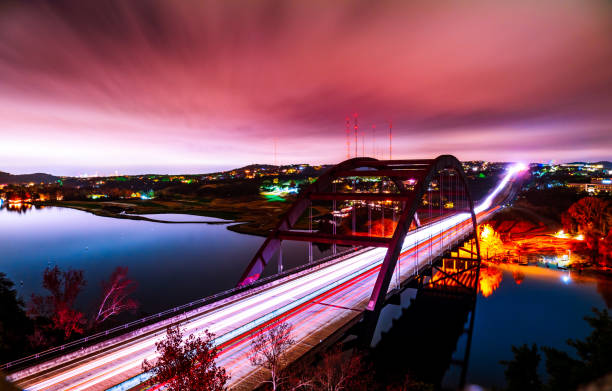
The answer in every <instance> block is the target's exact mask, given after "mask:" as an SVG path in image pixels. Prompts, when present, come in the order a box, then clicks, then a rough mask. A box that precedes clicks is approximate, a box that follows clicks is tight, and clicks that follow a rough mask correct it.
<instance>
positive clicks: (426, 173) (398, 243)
mask: <svg viewBox="0 0 612 391" xmlns="http://www.w3.org/2000/svg"><path fill="white" fill-rule="evenodd" d="M441 172H454V173H455V174H456V175H457V178H458V184H459V185H460V186H462V191H463V194H465V196H466V201H467V205H466V206H467V209H466V210H462V212H469V213H470V214H471V222H472V228H473V230H474V236H475V237H476V240H475V244H476V256H477V259H478V260H480V246H479V243H478V240H477V234H476V233H477V220H476V215H475V213H474V203H473V200H472V197H471V195H470V191H469V188H468V186H467V179H466V176H465V173H464V171H463V167H462V165H461V163H460V162H459V160H458V159H457V158H456V157H454V156H452V155H441V156H438V157H437V158H435V159H425V160H377V159H373V158H367V157H360V158H353V159H349V160H345V161H343V162H341V163H339V164H337V165H335V166H333V167H331V168H329V169H328V170H327V171H325V172H324V173H323V174H322V175H321V176H319V178H317V180H316V181H315V182H314V183H312V184H311V185H309V186H308V187H307V188H306V189H305V190H304V191H302V192H301V193H300V194H299V196H298V198H297V199H296V201H295V202H294V203H293V205H292V206H291V207H290V208H289V210H288V211H287V212H286V213H285V215H284V216H283V217H282V218H281V220H280V222H279V223H278V225H277V226H276V228H275V229H274V230H272V231H271V232H270V234H269V236H268V237H267V238H266V240H265V241H264V243H263V244H262V246H261V247H260V248H259V250H258V251H257V253H256V254H255V256H254V257H253V259H252V260H251V262H250V263H249V265H248V267H247V268H246V270H245V271H244V273H243V275H242V277H241V278H240V280H239V282H238V285H239V286H243V285H248V284H250V283H252V282H254V281H256V280H257V279H258V278H259V276H260V275H261V274H262V272H263V270H264V268H265V266H266V265H267V264H268V262H269V261H270V259H272V257H273V256H274V255H275V253H276V252H277V251H278V250H279V249H280V246H281V241H282V240H303V241H309V242H311V243H312V242H316V243H328V244H334V245H335V244H340V245H352V246H365V247H368V246H373V247H374V246H375V247H387V252H386V254H385V258H384V260H383V262H382V265H381V268H380V271H379V273H378V276H377V279H376V283H375V285H374V288H373V290H372V294H371V297H370V300H369V302H368V305H367V308H366V309H367V310H368V311H371V312H378V311H380V309H381V308H382V306H383V304H384V302H385V299H386V295H387V291H388V289H389V284H390V282H391V279H392V276H393V271H394V269H395V266H396V264H397V261H398V258H399V256H400V253H401V249H402V245H403V243H404V239H405V237H406V235H407V234H408V232H409V231H410V228H411V227H412V226H413V224H414V225H417V226H418V225H420V222H419V219H418V214H417V212H418V210H419V208H422V207H423V203H424V200H423V198H424V195H425V194H427V192H428V191H429V190H430V189H429V187H430V183H431V182H432V181H434V180H435V179H436V176H437V175H439V174H440V173H441ZM440 175H441V174H440ZM353 177H357V178H364V177H388V178H390V180H391V181H392V182H393V183H395V186H396V188H397V193H395V194H388V193H356V192H353V193H342V192H336V191H335V190H336V189H335V186H334V183H335V182H334V181H335V180H337V179H338V178H353ZM407 181H408V182H409V183H411V185H410V186H407V185H406V182H407ZM441 181H442V176H440V182H441ZM439 187H440V192H442V183H439ZM316 200H332V201H334V202H335V201H338V200H340V201H343V200H344V201H346V200H365V201H382V200H392V201H398V202H401V205H402V208H401V213H400V215H399V219H398V221H397V224H395V228H394V230H393V233H392V235H390V236H388V235H387V236H384V237H372V236H370V237H364V236H357V235H355V234H354V232H353V235H337V234H336V233H335V231H334V233H333V234H331V235H330V234H323V233H313V232H296V231H290V230H291V229H292V228H293V227H294V226H295V224H296V223H297V221H298V219H299V218H300V217H301V216H302V215H303V213H304V212H305V211H306V210H307V209H308V207H309V206H310V205H312V201H316ZM441 202H442V198H440V200H439V203H441ZM383 224H384V221H383Z"/></svg>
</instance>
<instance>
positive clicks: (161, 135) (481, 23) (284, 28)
mask: <svg viewBox="0 0 612 391" xmlns="http://www.w3.org/2000/svg"><path fill="white" fill-rule="evenodd" d="M355 113H357V115H358V122H359V130H360V132H362V133H363V134H362V135H360V136H359V138H358V155H362V154H365V155H367V156H374V157H377V158H388V157H389V137H388V133H389V122H392V124H393V144H392V146H393V152H392V153H393V155H392V157H393V158H427V157H435V156H437V155H440V154H453V155H455V156H457V157H458V158H459V159H462V160H471V159H479V160H493V161H531V162H534V161H550V160H553V161H557V162H564V161H575V160H581V161H584V160H587V161H597V160H604V159H607V160H612V1H610V0H601V1H594V0H576V1H570V0H539V1H533V0H513V1H504V0H486V1H485V0H483V1H475V0H465V1H442V2H435V1H433V2H432V1H429V0H413V1H404V0H381V1H345V0H338V1H329V0H325V1H321V0H309V1H291V0H277V1H262V0H250V1H244V0H241V1H238V0H215V1H210V0H198V1H195V0H185V1H165V0H164V1H162V0H160V1H155V0H151V1H129V0H122V1H81V0H72V1H60V0H54V1H51V0H49V1H37V0H31V1H17V0H5V1H3V2H1V3H0V171H7V172H12V173H26V172H50V173H53V174H58V175H76V174H82V173H85V172H89V173H93V172H95V171H98V172H99V173H100V174H106V173H111V172H115V170H117V171H119V172H121V173H143V172H157V173H180V172H183V173H196V172H207V171H214V170H217V169H223V168H231V167H237V166H242V165H246V164H250V163H269V164H273V163H274V162H277V163H283V164H287V163H302V162H307V163H337V162H340V161H342V160H344V159H346V158H347V147H346V134H345V119H346V117H347V116H349V117H350V121H351V127H352V125H353V120H354V114H355ZM373 127H375V130H373ZM362 140H363V141H362ZM354 142H355V141H354V138H353V136H351V140H350V143H351V156H354V155H355V151H354V147H355V144H354ZM275 145H276V154H275V153H274V150H275Z"/></svg>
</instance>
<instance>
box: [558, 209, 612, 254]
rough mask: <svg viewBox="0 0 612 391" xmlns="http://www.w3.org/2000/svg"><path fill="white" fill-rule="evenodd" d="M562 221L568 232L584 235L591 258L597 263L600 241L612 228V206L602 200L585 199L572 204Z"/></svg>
mask: <svg viewBox="0 0 612 391" xmlns="http://www.w3.org/2000/svg"><path fill="white" fill-rule="evenodd" d="M561 220H562V222H563V227H564V228H565V229H566V230H567V231H568V232H578V233H581V234H583V235H584V238H585V241H586V243H587V246H588V247H589V249H590V250H591V258H592V260H593V261H596V260H597V256H598V254H599V243H600V239H601V237H603V236H604V235H605V234H606V233H607V232H608V230H609V229H610V228H611V226H612V204H610V202H608V201H606V200H603V199H600V198H596V197H584V198H582V199H580V200H578V201H577V202H575V203H574V204H572V206H570V207H569V209H568V210H567V212H565V213H564V214H563V215H562V219H561Z"/></svg>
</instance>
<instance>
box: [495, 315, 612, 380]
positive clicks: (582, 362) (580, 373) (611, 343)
mask: <svg viewBox="0 0 612 391" xmlns="http://www.w3.org/2000/svg"><path fill="white" fill-rule="evenodd" d="M584 319H585V321H586V322H587V323H588V324H589V326H591V328H592V331H591V334H590V335H589V336H587V337H586V338H585V339H584V340H574V339H568V340H567V345H568V346H569V347H570V348H571V349H572V350H573V351H572V352H571V353H566V352H564V351H561V350H558V349H555V348H551V347H546V346H543V347H540V348H538V346H537V345H536V344H533V345H532V346H529V345H526V344H525V345H522V346H513V347H512V353H513V355H514V358H513V359H512V360H510V361H502V362H501V363H502V364H503V365H505V366H506V371H505V375H506V382H507V388H506V389H507V390H508V391H546V390H551V391H552V390H554V391H566V390H567V391H570V390H577V389H579V388H580V387H581V386H583V387H584V386H586V385H587V384H589V383H591V382H594V381H596V380H598V379H602V378H603V377H604V376H606V375H608V374H610V373H612V318H611V317H610V315H609V313H608V311H607V310H603V311H600V310H597V309H593V316H587V317H585V318H584ZM540 351H541V352H543V353H544V357H545V369H546V374H547V379H546V380H543V379H542V378H541V377H540V374H539V373H540V372H539V370H538V368H539V366H540V363H541V362H542V355H541V354H540ZM604 381H606V382H607V383H606V385H604V386H603V387H602V388H595V389H602V390H603V389H610V388H609V387H610V386H612V382H611V381H610V379H607V380H604Z"/></svg>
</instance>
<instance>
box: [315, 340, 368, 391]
mask: <svg viewBox="0 0 612 391" xmlns="http://www.w3.org/2000/svg"><path fill="white" fill-rule="evenodd" d="M362 369H363V356H362V355H361V354H351V353H348V354H346V353H344V352H342V348H341V346H339V345H338V346H336V347H335V348H334V349H332V350H330V351H328V352H326V353H325V354H324V355H323V358H322V360H321V362H320V364H319V365H318V366H317V367H316V369H315V372H314V379H313V385H314V389H315V390H317V391H342V390H359V389H363V390H366V389H367V384H364V383H363V382H361V381H360V380H366V379H363V378H361V377H360V376H359V374H360V372H361V371H362Z"/></svg>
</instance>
